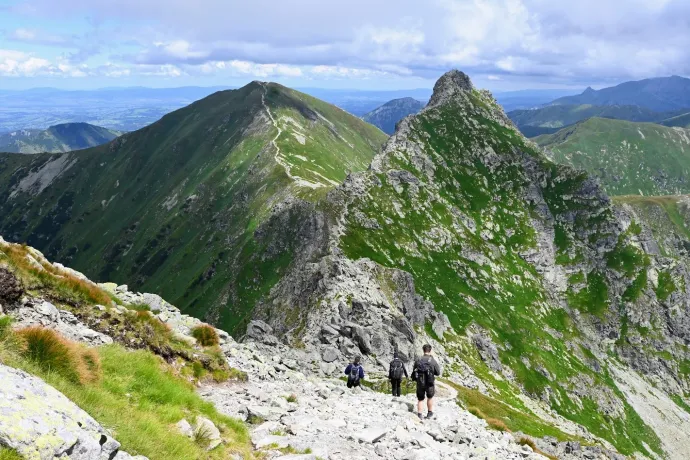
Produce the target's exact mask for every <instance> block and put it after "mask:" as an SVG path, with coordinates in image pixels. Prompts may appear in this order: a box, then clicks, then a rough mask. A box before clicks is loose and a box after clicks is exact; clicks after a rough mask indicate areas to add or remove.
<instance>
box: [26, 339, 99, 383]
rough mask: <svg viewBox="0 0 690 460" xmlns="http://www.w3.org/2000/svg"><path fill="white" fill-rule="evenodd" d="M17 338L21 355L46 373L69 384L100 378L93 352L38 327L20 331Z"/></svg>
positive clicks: (97, 358) (97, 360)
mask: <svg viewBox="0 0 690 460" xmlns="http://www.w3.org/2000/svg"><path fill="white" fill-rule="evenodd" d="M17 335H18V337H19V339H20V341H21V346H20V349H21V354H22V355H24V356H25V357H26V358H27V359H29V360H30V361H33V362H34V363H36V364H37V365H38V366H40V367H41V368H43V369H44V370H46V371H47V372H56V373H58V374H59V375H61V376H63V377H64V378H66V379H67V380H69V381H71V382H72V383H78V384H82V385H83V384H86V383H92V382H96V381H98V379H99V378H100V374H101V365H100V359H99V357H98V354H97V353H96V352H95V351H94V350H93V349H88V348H86V347H84V346H83V345H80V344H77V343H74V342H71V341H69V340H67V339H65V338H63V337H61V336H60V335H59V334H58V333H57V332H55V331H53V330H52V329H46V328H42V327H29V328H25V329H20V330H19V331H17Z"/></svg>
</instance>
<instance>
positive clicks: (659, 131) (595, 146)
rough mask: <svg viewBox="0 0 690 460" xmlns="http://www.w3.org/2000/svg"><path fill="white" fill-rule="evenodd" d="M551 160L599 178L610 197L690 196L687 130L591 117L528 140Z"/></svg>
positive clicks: (689, 132)
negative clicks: (549, 155)
mask: <svg viewBox="0 0 690 460" xmlns="http://www.w3.org/2000/svg"><path fill="white" fill-rule="evenodd" d="M534 140H535V141H536V142H537V143H539V144H540V145H541V146H543V147H544V148H545V149H546V150H548V151H550V152H551V153H552V155H553V160H554V161H556V162H557V163H564V164H569V165H571V166H574V167H576V168H580V169H584V170H586V171H588V172H589V173H591V174H593V175H595V176H597V177H599V178H600V180H601V182H602V184H603V185H604V187H605V188H606V190H607V192H608V193H609V194H611V195H630V194H643V195H673V194H679V193H688V192H690V179H689V177H688V175H689V174H690V131H689V130H685V129H681V128H667V127H665V126H660V125H657V124H651V123H632V122H627V121H621V120H609V119H603V118H591V119H589V120H586V121H583V122H580V123H578V124H576V125H574V126H570V127H567V128H564V129H562V130H560V131H558V132H557V133H555V134H551V135H544V136H539V137H537V138H535V139H534Z"/></svg>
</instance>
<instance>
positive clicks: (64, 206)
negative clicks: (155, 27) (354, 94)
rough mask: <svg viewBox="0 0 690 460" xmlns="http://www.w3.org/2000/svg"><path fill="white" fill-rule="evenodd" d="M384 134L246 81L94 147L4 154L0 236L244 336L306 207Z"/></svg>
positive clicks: (360, 165)
mask: <svg viewBox="0 0 690 460" xmlns="http://www.w3.org/2000/svg"><path fill="white" fill-rule="evenodd" d="M385 137H386V136H385V134H384V133H382V132H381V131H379V130H378V129H376V128H375V127H373V126H371V125H369V124H367V123H365V122H363V121H362V120H360V119H358V118H356V117H354V116H352V115H349V114H347V113H346V112H344V111H342V110H340V109H338V108H336V107H334V106H332V105H329V104H326V103H324V102H322V101H319V100H317V99H314V98H312V97H310V96H307V95H305V94H302V93H299V92H297V91H293V90H290V89H288V88H285V87H283V86H280V85H277V84H273V83H260V82H253V83H251V84H249V85H247V86H245V87H243V88H241V89H238V90H233V91H221V92H218V93H215V94H213V95H211V96H209V97H207V98H205V99H202V100H201V101H198V102H195V103H194V104H192V105H190V106H189V107H186V108H183V109H180V110H177V111H175V112H172V113H170V114H168V115H166V116H165V117H163V118H162V119H161V120H160V121H158V122H156V123H154V124H152V125H150V126H148V127H146V128H143V129H141V130H139V131H136V132H132V133H128V134H126V135H124V136H122V137H120V138H118V139H117V140H115V141H114V142H112V143H110V144H108V145H104V146H101V147H97V148H94V149H88V150H84V151H79V152H74V153H67V154H61V155H32V156H30V157H29V156H19V155H8V154H0V203H2V204H0V209H1V210H0V214H2V216H3V219H2V221H1V222H0V231H1V232H2V234H3V235H5V237H6V238H8V239H10V240H12V241H18V242H27V243H28V244H30V245H31V246H33V247H36V248H37V249H39V250H41V251H43V252H45V253H46V255H47V256H48V257H50V258H51V259H55V260H59V261H60V262H62V263H64V264H67V265H69V266H72V267H75V268H76V269H78V270H82V271H84V272H86V273H87V274H88V275H89V276H90V277H91V278H93V279H100V280H114V281H117V282H118V283H128V284H129V285H130V286H132V287H133V288H136V289H139V290H146V291H150V292H157V293H159V294H161V295H163V296H164V297H165V298H168V299H171V301H173V302H174V303H175V304H177V305H179V306H180V307H181V308H182V309H183V310H184V311H187V312H192V311H193V312H194V314H195V315H196V316H197V317H200V318H206V319H207V320H208V321H212V322H214V323H215V324H217V325H223V327H225V328H226V329H228V330H234V329H241V328H242V327H243V326H244V325H246V322H247V321H248V312H249V311H250V310H251V308H250V307H251V306H253V304H254V302H255V300H256V299H257V298H258V297H259V296H261V295H262V294H264V293H265V292H266V290H267V289H266V286H270V285H271V284H272V283H273V282H275V280H276V279H277V278H278V277H279V276H280V274H281V273H282V272H283V271H284V269H285V267H286V266H287V263H288V262H289V261H290V259H291V257H292V251H293V248H294V246H295V245H294V243H293V241H296V240H298V239H299V238H300V234H299V231H298V230H295V229H296V227H297V226H296V225H295V223H296V222H299V220H300V218H301V217H300V215H301V214H300V212H301V211H300V209H308V208H310V207H312V206H313V204H312V202H313V201H314V200H316V199H317V198H318V197H320V196H323V195H325V193H327V191H328V190H329V189H331V188H333V187H335V186H336V185H338V184H339V183H341V182H342V181H343V179H344V178H345V176H346V174H347V172H348V171H358V170H363V169H365V168H366V167H367V166H368V164H369V163H370V161H371V158H372V157H373V155H374V153H375V152H376V150H378V148H379V147H380V146H381V144H382V143H383V142H384V140H385ZM296 199H299V205H298V206H296V207H293V206H289V204H290V203H292V202H293V201H295V200H296ZM271 216H274V217H273V218H272V219H271ZM259 252H261V253H262V254H263V256H262V258H258V257H257V256H256V254H257V253H259ZM269 266H270V269H268V268H267V267H269Z"/></svg>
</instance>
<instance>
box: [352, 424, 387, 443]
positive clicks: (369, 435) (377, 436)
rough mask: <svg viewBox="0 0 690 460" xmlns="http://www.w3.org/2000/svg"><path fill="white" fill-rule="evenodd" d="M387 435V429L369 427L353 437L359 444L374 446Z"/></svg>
mask: <svg viewBox="0 0 690 460" xmlns="http://www.w3.org/2000/svg"><path fill="white" fill-rule="evenodd" d="M387 433H388V428H384V427H370V428H367V429H365V430H363V431H360V432H359V433H357V434H356V435H355V437H356V438H357V439H358V440H360V441H361V442H366V443H369V444H374V443H375V442H378V441H380V440H381V439H382V438H383V437H384V436H386V434H387Z"/></svg>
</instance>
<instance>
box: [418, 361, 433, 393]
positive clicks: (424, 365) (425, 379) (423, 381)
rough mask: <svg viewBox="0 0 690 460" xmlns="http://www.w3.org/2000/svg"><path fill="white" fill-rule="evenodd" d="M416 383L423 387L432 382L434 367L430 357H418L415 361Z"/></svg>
mask: <svg viewBox="0 0 690 460" xmlns="http://www.w3.org/2000/svg"><path fill="white" fill-rule="evenodd" d="M417 383H419V384H420V385H423V386H425V387H428V386H431V385H433V384H434V369H433V367H432V366H431V358H429V359H424V358H420V359H419V361H417Z"/></svg>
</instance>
